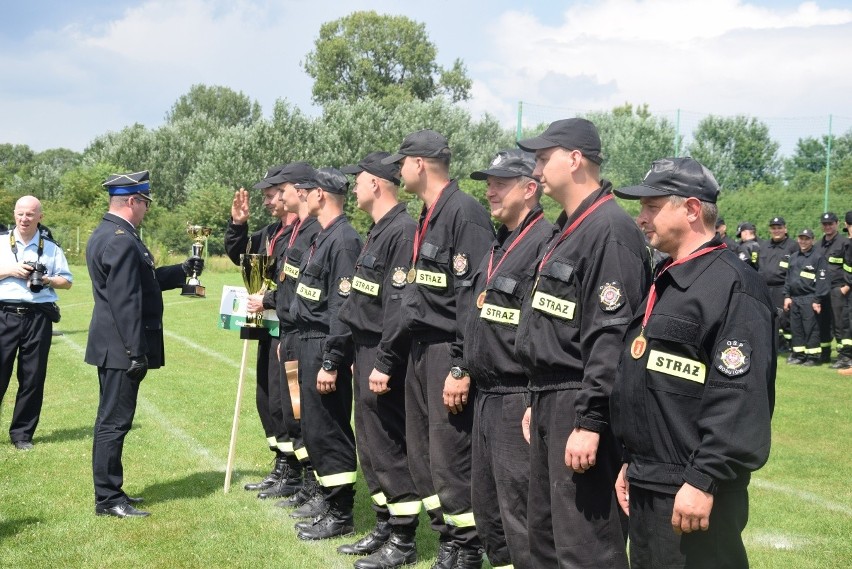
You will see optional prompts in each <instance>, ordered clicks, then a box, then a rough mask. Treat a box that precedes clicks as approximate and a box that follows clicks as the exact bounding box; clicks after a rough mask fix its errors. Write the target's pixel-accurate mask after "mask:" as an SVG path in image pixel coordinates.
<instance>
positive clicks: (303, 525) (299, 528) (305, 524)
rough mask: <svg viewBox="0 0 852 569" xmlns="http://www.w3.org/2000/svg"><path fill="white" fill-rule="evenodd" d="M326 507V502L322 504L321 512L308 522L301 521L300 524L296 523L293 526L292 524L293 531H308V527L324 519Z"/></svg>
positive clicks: (327, 505)
mask: <svg viewBox="0 0 852 569" xmlns="http://www.w3.org/2000/svg"><path fill="white" fill-rule="evenodd" d="M328 507H329V504H328V502H323V503H322V507H321V508H320V510H321V511H320V512H319V513H317V515H315V516H314V517H312V518H311V519H309V520H302V521H301V522H296V523H295V524H293V529H295V530H296V531H297V532H298V531H302V530H303V529H308V528H309V527H311V526H312V525H314V524H315V523H317V522H318V521H320V519H322V518H323V517H325V514H326V513H327V512H328Z"/></svg>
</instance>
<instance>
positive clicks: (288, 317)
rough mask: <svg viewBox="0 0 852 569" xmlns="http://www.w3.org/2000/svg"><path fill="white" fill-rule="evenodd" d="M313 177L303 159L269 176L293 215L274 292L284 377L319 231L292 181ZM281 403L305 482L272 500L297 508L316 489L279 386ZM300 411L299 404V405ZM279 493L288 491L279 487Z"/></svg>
mask: <svg viewBox="0 0 852 569" xmlns="http://www.w3.org/2000/svg"><path fill="white" fill-rule="evenodd" d="M315 177H316V170H314V169H313V168H312V167H311V166H310V165H308V164H306V163H304V162H296V163H295V164H293V165H292V169H290V170H289V171H287V169H285V170H283V171H282V172H280V173H279V174H277V175H276V176H274V177H273V178H272V181H273V182H278V191H279V199H280V200H281V201H282V202H283V204H284V207H285V208H286V209H287V211H288V213H289V214H290V215H295V216H296V220H295V221H294V222H293V230H292V231H291V232H290V236H289V237H288V239H287V247H286V249H284V257H283V259H280V261H279V262H278V264H277V274H278V277H277V280H278V289H277V290H276V291H275V313H276V315H277V316H278V322H279V328H280V330H281V335H280V342H279V344H278V347H279V349H278V360H279V363H280V365H281V366H282V373H283V374H284V377H286V366H287V364H288V362H290V363H295V364H296V366H297V369H298V360H299V330H298V328H296V321H295V319H294V318H293V315H292V314H291V313H290V306H291V305H292V304H293V299H294V298H295V297H296V282H297V280H298V278H299V267H300V266H301V264H302V257H303V256H304V254H305V252H306V251H307V250H308V249H310V246H311V243H312V242H313V240H314V236H315V235H316V234H317V233H319V230H320V225H319V222H318V221H317V218H316V217H313V216H311V215H309V214H308V203H307V201H306V200H305V199H304V196H303V195H302V194H303V193H304V192H303V191H301V190H298V189H296V186H295V184H298V183H303V182H307V181H311V180H313V179H314V178H315ZM281 405H282V406H283V409H282V415H283V416H284V422H285V424H286V425H287V433H288V435H289V438H290V441H289V442H290V444H292V446H293V454H294V455H295V456H296V459H297V460H298V461H299V463H300V464H301V465H302V468H301V469H291V473H293V474H295V475H298V471H299V470H303V472H304V478H303V481H304V483H303V484H302V486H301V488H300V489H299V491H298V492H297V493H296V494H294V495H293V496H291V497H290V498H287V499H285V500H280V501H278V502H276V503H275V505H276V506H279V507H300V506H302V505H304V503H305V502H307V501H308V499H310V497H311V496H312V495H314V494H316V492H317V491H318V487H317V481H316V476H314V469H313V466H312V465H311V459H310V456H308V450H307V448H305V442H304V436H303V434H302V424H301V421H300V420H297V419H296V417H295V415H294V408H293V401H292V399H291V398H290V391H289V388H288V387H285V388H282V397H281ZM300 410H301V404H300ZM279 484H284V485H285V486H287V487H289V488H293V487H295V486H298V479H297V482H296V484H292V480H291V481H290V483H288V481H287V478H286V477H283V478H282V479H281V481H280V482H279ZM281 493H282V494H286V493H289V490H286V489H282V492H281Z"/></svg>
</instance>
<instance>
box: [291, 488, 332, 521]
mask: <svg viewBox="0 0 852 569" xmlns="http://www.w3.org/2000/svg"><path fill="white" fill-rule="evenodd" d="M327 508H328V502H326V501H325V496H324V495H323V493H322V492H321V491H319V490H317V492H314V494H313V496H311V497H310V499H308V501H307V502H305V503H304V504H303V505H301V506H299V507H298V508H296V509H295V510H293V511H292V512H291V513H290V517H291V518H294V519H297V520H298V519H300V518H305V519H307V518H315V517H316V516H318V515H320V514H324V513H325V511H326V509H327Z"/></svg>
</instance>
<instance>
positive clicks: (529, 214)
mask: <svg viewBox="0 0 852 569" xmlns="http://www.w3.org/2000/svg"><path fill="white" fill-rule="evenodd" d="M534 168H535V157H534V156H533V155H532V154H530V153H528V152H523V151H522V150H518V149H514V150H503V151H501V152H498V153H497V156H496V157H495V158H494V160H492V162H491V164H490V165H489V166H488V167H487V168H485V169H483V170H477V171H476V172H473V173H472V174H471V175H470V177H471V178H473V179H474V180H485V181H486V182H487V189H486V192H485V197H486V199H488V202H489V204H490V205H491V215H492V217H493V218H494V219H496V220H497V221H499V222H501V223H502V224H501V225H500V227H499V229H498V230H497V239H496V240H495V241H494V244H493V245H492V247H491V253H490V254H489V255H486V256H485V258H484V259H483V260H482V262H481V263H480V264H479V267H478V268H477V270H476V272H475V273H474V277H473V286H472V287H471V288H470V291H471V293H472V295H473V298H472V299H470V300H467V301H465V302H464V303H463V306H462V308H463V309H465V310H467V312H468V314H467V324H466V325H465V330H464V337H463V343H462V342H455V343H454V344H453V357H459V356H460V355H463V357H464V362H465V367H466V368H467V370H468V372H469V373H470V378H471V382H472V383H473V384H474V385H475V386H476V390H477V395H476V404H475V406H474V413H473V443H472V447H473V448H472V459H471V469H472V473H471V484H472V486H473V514H474V517H475V518H476V531H477V533H478V534H479V538H480V539H481V540H482V545H483V546H484V547H485V554H486V556H487V557H488V561H489V562H490V563H491V565H492V566H493V567H506V566H513V567H515V569H524V568H530V567H532V562H531V560H530V548H529V542H528V539H527V494H528V491H529V484H530V478H529V473H530V464H529V460H530V451H529V445H528V444H527V442H526V441H525V440H524V436H523V433H522V432H521V420H522V419H523V416H524V412H525V411H526V408H527V399H528V397H527V383H528V380H527V377H526V374H524V368H523V367H521V364H520V363H519V362H518V360H517V358H516V357H515V336H516V334H517V331H518V323H519V322H520V314H521V304H522V302H523V299H524V298H525V297H526V295H527V293H528V292H529V290H530V288H531V287H532V279H533V272H534V268H535V265H534V261H535V259H536V258H538V256H539V253H540V252H541V250H542V248H543V247H544V244H545V243H546V242H547V240H548V239H550V236H551V235H552V234H553V224H552V223H550V222H548V221H547V220H546V219H544V212H543V211H542V209H541V205H539V199H540V197H541V186H540V185H539V183H538V182H537V181H536V180H535V179H534V178H533V177H532V173H533V169H534Z"/></svg>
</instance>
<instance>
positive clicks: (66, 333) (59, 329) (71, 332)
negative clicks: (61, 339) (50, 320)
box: [53, 326, 89, 336]
mask: <svg viewBox="0 0 852 569" xmlns="http://www.w3.org/2000/svg"><path fill="white" fill-rule="evenodd" d="M53 331H54V332H62V335H63V336H74V335H77V334H88V333H89V329H88V328H83V329H81V330H66V329H64V328H62V327H61V326H60V327H56V326H54V327H53Z"/></svg>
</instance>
